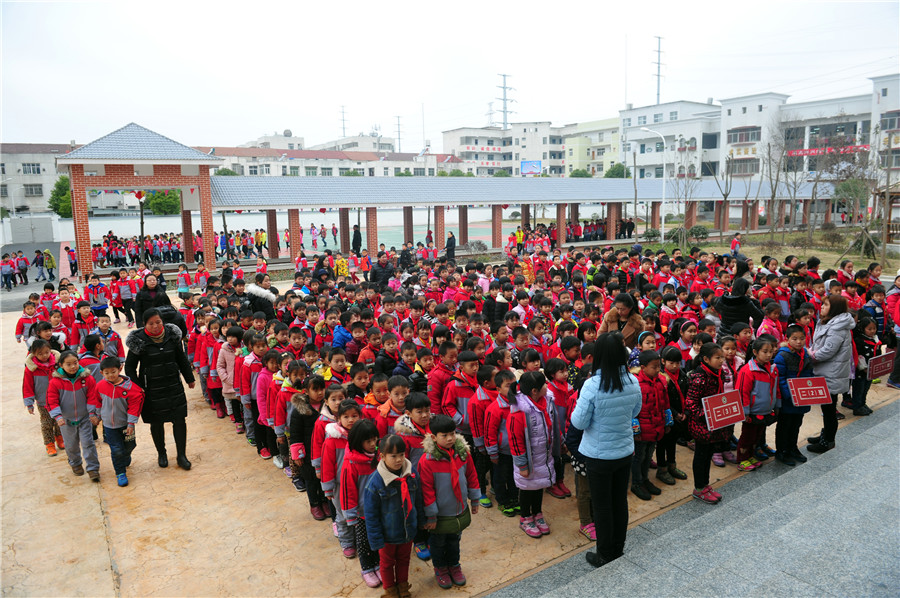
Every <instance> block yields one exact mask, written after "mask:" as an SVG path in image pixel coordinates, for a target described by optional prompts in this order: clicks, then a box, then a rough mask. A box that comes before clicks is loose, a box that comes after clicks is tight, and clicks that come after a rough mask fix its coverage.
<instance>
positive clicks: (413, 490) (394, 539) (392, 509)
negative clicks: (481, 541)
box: [362, 434, 425, 598]
mask: <svg viewBox="0 0 900 598" xmlns="http://www.w3.org/2000/svg"><path fill="white" fill-rule="evenodd" d="M407 450H408V449H407V446H406V443H405V442H404V441H403V438H402V437H401V436H398V435H396V434H391V435H389V436H386V437H385V438H383V439H382V440H381V442H380V443H379V445H378V452H379V453H380V455H381V460H380V461H379V462H378V466H377V467H376V468H375V473H374V475H372V476H370V478H369V481H368V483H367V484H366V487H365V489H364V490H363V498H362V500H363V504H364V507H365V513H366V518H365V525H366V534H367V535H368V540H369V546H371V548H372V550H377V551H378V556H379V560H380V562H381V565H380V577H381V581H382V583H383V584H384V586H383V587H384V590H385V593H384V594H383V596H389V597H394V598H409V597H410V596H411V594H410V591H409V590H410V587H409V557H410V553H411V552H412V545H413V538H414V537H415V536H416V533H417V530H418V528H420V527H422V526H423V525H424V524H425V518H424V515H423V513H422V508H421V504H419V505H417V504H416V503H417V498H418V496H419V493H420V488H419V479H418V475H417V474H416V473H415V471H414V470H413V466H412V463H411V462H410V460H409V459H407V458H406V451H407Z"/></svg>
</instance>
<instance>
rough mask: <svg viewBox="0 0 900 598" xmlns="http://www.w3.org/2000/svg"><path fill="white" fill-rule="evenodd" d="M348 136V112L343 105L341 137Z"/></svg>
mask: <svg viewBox="0 0 900 598" xmlns="http://www.w3.org/2000/svg"><path fill="white" fill-rule="evenodd" d="M346 136H347V113H346V112H345V111H344V107H343V106H341V137H346Z"/></svg>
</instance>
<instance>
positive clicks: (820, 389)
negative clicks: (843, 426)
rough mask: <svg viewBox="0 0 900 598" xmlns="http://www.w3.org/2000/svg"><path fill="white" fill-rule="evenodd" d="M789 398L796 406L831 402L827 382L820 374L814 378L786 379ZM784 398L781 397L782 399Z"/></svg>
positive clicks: (810, 405)
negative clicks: (789, 392) (789, 393)
mask: <svg viewBox="0 0 900 598" xmlns="http://www.w3.org/2000/svg"><path fill="white" fill-rule="evenodd" d="M787 383H788V388H789V389H790V390H791V399H792V400H793V402H794V405H796V406H797V407H812V406H813V405H829V404H831V395H830V394H828V384H826V383H825V378H822V377H821V376H818V377H815V378H791V379H790V380H788V381H787ZM783 400H784V398H782V401H783Z"/></svg>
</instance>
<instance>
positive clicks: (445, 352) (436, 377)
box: [428, 341, 459, 414]
mask: <svg viewBox="0 0 900 598" xmlns="http://www.w3.org/2000/svg"><path fill="white" fill-rule="evenodd" d="M438 353H439V355H440V362H439V363H437V364H436V365H435V367H434V369H432V370H431V371H430V372H428V398H429V400H430V401H431V412H432V413H434V414H438V413H443V412H444V410H443V399H444V389H445V388H446V387H447V384H449V382H450V380H451V379H452V378H453V376H454V374H456V369H457V368H456V363H457V358H458V355H459V350H458V349H457V347H456V345H455V344H453V343H452V342H450V341H445V342H443V343H441V344H440V347H439V348H438Z"/></svg>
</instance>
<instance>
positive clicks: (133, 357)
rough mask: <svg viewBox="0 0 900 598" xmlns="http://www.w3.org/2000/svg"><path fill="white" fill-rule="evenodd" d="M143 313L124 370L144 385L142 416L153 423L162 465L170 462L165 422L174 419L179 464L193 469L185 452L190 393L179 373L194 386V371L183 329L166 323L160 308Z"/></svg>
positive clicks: (155, 440) (130, 343)
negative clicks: (141, 325)
mask: <svg viewBox="0 0 900 598" xmlns="http://www.w3.org/2000/svg"><path fill="white" fill-rule="evenodd" d="M141 315H142V316H143V321H144V327H143V328H139V329H137V330H134V331H132V332H131V334H129V335H128V339H127V340H126V341H125V344H126V345H127V346H128V356H127V357H126V358H125V374H126V375H127V376H128V377H129V378H131V379H132V380H134V381H135V382H136V383H137V385H138V386H140V387H141V388H143V389H144V397H145V398H144V407H143V409H142V410H141V419H143V420H144V423H146V424H150V435H151V436H152V437H153V444H154V445H155V446H156V453H157V460H158V464H159V466H160V467H168V466H169V458H168V455H167V454H166V437H165V428H164V424H165V423H166V422H171V424H172V435H173V436H174V437H175V450H176V452H177V454H178V457H177V463H178V466H179V467H181V468H182V469H190V468H191V462H190V461H188V458H187V455H186V452H185V448H186V445H187V425H186V424H185V421H184V420H185V418H186V417H187V397H186V396H185V394H184V386H183V385H182V383H181V378H180V377H179V376H178V374H179V373H180V374H181V376H183V377H184V379H185V381H186V382H187V383H188V386H189V387H190V388H194V374H193V372H192V371H191V364H190V363H189V362H188V358H187V356H186V355H185V354H184V347H183V345H182V343H181V329H180V328H179V327H178V326H176V325H175V324H165V323H163V320H162V316H160V313H159V310H158V309H155V308H151V309H148V310H147V311H145V312H144V313H143V314H141Z"/></svg>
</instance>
